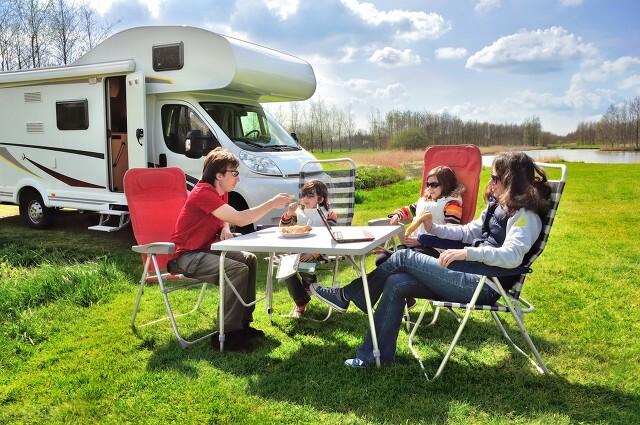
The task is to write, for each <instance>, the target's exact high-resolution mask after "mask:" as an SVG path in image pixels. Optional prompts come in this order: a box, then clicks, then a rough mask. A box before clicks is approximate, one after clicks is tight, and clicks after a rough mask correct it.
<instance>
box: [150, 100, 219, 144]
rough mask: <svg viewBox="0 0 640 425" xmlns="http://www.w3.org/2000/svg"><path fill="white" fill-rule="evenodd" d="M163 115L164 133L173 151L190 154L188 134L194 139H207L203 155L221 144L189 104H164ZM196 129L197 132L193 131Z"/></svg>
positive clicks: (165, 139)
mask: <svg viewBox="0 0 640 425" xmlns="http://www.w3.org/2000/svg"><path fill="white" fill-rule="evenodd" d="M161 115H162V135H163V136H164V142H165V144H166V145H167V147H168V148H169V150H170V151H171V152H175V153H178V154H183V155H184V154H189V152H188V149H187V147H188V146H186V140H187V138H188V136H190V137H192V138H193V139H194V140H195V139H196V138H198V139H201V140H202V139H204V140H205V142H206V143H205V148H204V149H203V150H202V151H201V152H200V153H201V154H202V155H206V154H207V153H208V152H209V151H211V150H213V149H214V148H216V147H218V146H220V144H219V143H218V141H217V139H216V137H215V135H214V134H213V133H212V132H211V130H210V129H209V127H208V126H207V124H205V122H204V121H203V120H202V119H201V118H200V117H199V116H198V115H197V114H196V112H195V111H194V110H193V109H191V108H189V107H188V106H185V105H163V106H162V110H161ZM194 130H195V131H196V133H194V132H193V131H194ZM197 132H199V133H197ZM194 134H197V136H194Z"/></svg>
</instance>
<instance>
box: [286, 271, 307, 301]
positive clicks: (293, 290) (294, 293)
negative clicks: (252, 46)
mask: <svg viewBox="0 0 640 425" xmlns="http://www.w3.org/2000/svg"><path fill="white" fill-rule="evenodd" d="M304 274H306V273H304ZM302 275H303V273H300V276H298V274H297V273H296V274H294V275H293V276H289V277H288V278H287V290H288V291H289V295H290V296H291V298H292V299H293V302H294V303H296V305H297V306H298V307H302V306H305V305H307V304H308V303H309V300H310V299H311V298H310V297H309V294H308V293H307V291H306V290H305V289H304V285H303V283H302V282H301V281H300V278H301V277H302Z"/></svg>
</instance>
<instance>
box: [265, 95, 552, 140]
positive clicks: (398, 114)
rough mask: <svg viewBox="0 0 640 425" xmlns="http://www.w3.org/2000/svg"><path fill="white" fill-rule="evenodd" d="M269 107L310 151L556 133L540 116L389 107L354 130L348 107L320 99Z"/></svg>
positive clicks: (530, 137)
mask: <svg viewBox="0 0 640 425" xmlns="http://www.w3.org/2000/svg"><path fill="white" fill-rule="evenodd" d="M268 109H269V110H270V111H271V113H272V114H274V116H275V117H276V119H278V121H279V122H281V123H283V125H284V126H285V127H287V129H288V130H289V131H290V132H293V133H296V135H297V137H298V141H299V143H300V144H301V145H302V146H303V147H305V148H306V149H309V150H311V151H316V150H318V151H322V152H324V151H333V150H351V149H354V148H370V149H371V148H372V149H387V148H399V149H424V148H425V147H426V146H428V145H434V144H444V145H449V144H466V143H472V144H476V145H478V146H494V145H501V146H509V145H510V146H514V145H516V146H518V145H526V146H542V145H547V144H549V143H552V142H556V141H557V140H558V139H559V138H560V136H556V135H554V134H551V133H549V132H545V131H543V130H542V126H541V124H540V118H539V117H537V116H532V117H529V118H527V119H525V120H524V121H523V122H522V123H520V124H495V123H489V122H486V121H485V122H479V121H464V120H462V119H460V118H459V117H457V116H455V115H452V114H449V113H447V112H443V113H435V112H419V111H410V110H406V111H397V110H392V111H389V112H387V113H386V114H384V116H383V115H381V113H380V111H379V110H372V111H371V112H370V114H369V116H368V128H367V129H365V130H363V129H356V125H355V119H354V116H353V112H352V108H351V105H346V106H345V107H343V108H340V107H338V106H327V105H326V104H325V103H324V102H323V101H322V100H313V101H311V102H305V103H297V102H292V103H290V104H289V105H288V106H284V105H272V106H269V107H268Z"/></svg>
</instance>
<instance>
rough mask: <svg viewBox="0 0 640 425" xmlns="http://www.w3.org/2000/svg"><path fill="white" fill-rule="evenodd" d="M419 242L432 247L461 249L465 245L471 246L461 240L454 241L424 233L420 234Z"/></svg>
mask: <svg viewBox="0 0 640 425" xmlns="http://www.w3.org/2000/svg"><path fill="white" fill-rule="evenodd" d="M418 242H420V244H421V245H422V246H428V247H431V248H442V249H459V248H464V247H465V246H469V245H467V244H464V243H462V242H460V241H452V240H449V239H440V238H439V237H437V236H433V235H426V234H422V235H420V236H418Z"/></svg>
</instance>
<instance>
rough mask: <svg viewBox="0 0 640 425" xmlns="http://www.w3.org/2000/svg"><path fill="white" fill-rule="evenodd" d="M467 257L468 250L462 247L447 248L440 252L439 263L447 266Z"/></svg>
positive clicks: (444, 266) (441, 265)
mask: <svg viewBox="0 0 640 425" xmlns="http://www.w3.org/2000/svg"><path fill="white" fill-rule="evenodd" d="M466 259H467V250H466V249H464V248H462V249H447V250H445V251H443V252H441V253H440V257H439V258H438V263H439V264H440V267H442V268H447V267H449V264H451V263H452V262H454V261H464V260H466Z"/></svg>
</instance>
